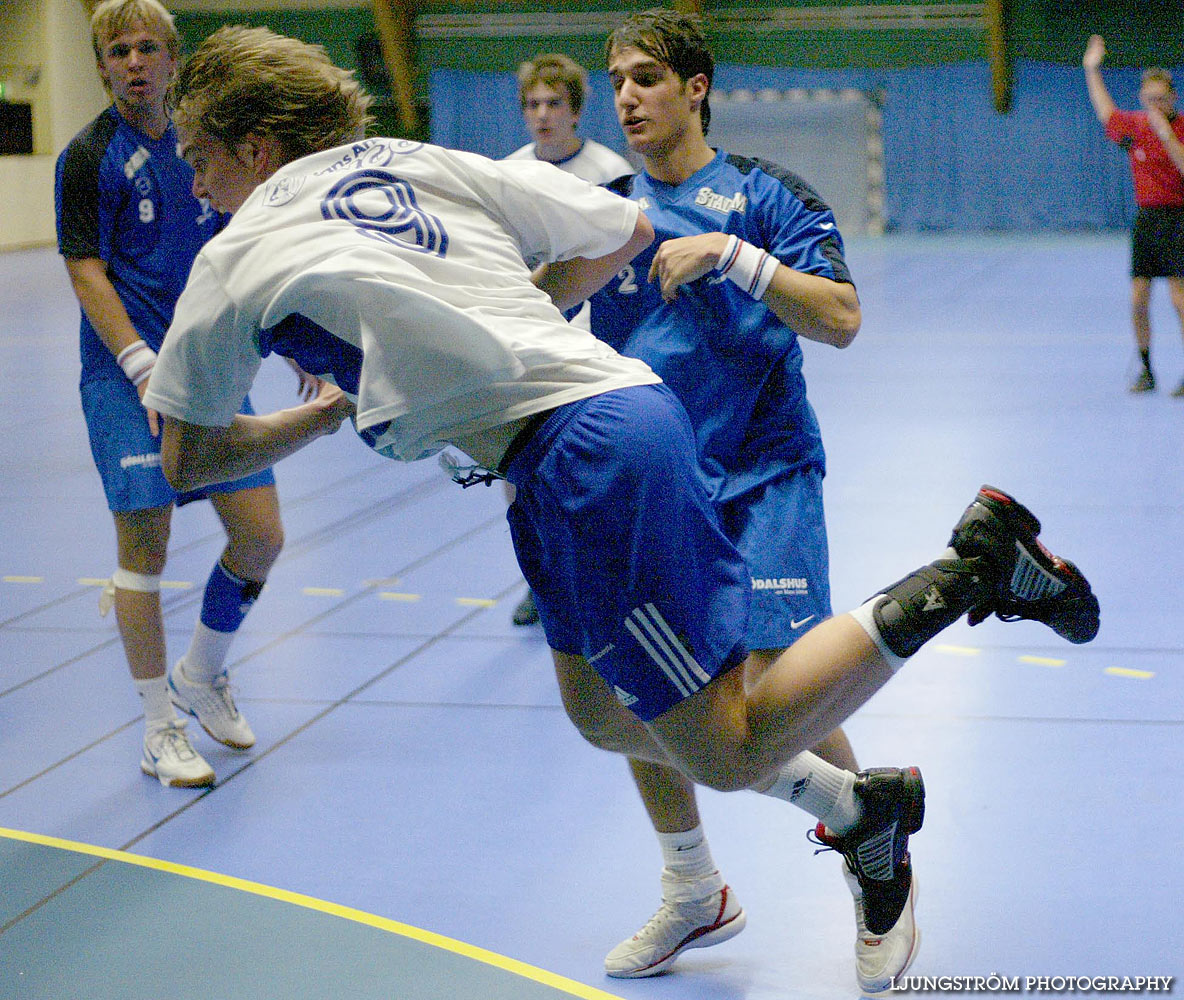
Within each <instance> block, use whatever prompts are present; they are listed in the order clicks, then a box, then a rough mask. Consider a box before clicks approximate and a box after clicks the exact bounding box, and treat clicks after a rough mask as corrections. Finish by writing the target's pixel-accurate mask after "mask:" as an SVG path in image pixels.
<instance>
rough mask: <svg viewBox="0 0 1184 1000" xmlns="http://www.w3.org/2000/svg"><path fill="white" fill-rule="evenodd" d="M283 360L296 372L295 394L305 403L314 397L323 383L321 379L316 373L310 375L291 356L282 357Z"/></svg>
mask: <svg viewBox="0 0 1184 1000" xmlns="http://www.w3.org/2000/svg"><path fill="white" fill-rule="evenodd" d="M284 360H285V361H286V362H288V367H289V368H291V369H292V371H294V372H295V373H296V378H297V379H298V380H299V381H298V383H297V386H296V395H297V396H299V397H300V398H301V399H302V400H303V401H304V402H306V403H307V402H308V401H309V400H311V399H315V398H316V395H317V393H318V392H320V389H321V386H322V385H323V382H322V381H321V379H319V378H317V376H316V375H310V374H309V373H308V372H306V371H305V370H304V369H303V368H301V367H300V366H299V365H298V364H297V363H296V362H295V361H293V360H292V359H291V358H284Z"/></svg>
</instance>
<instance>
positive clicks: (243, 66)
mask: <svg viewBox="0 0 1184 1000" xmlns="http://www.w3.org/2000/svg"><path fill="white" fill-rule="evenodd" d="M176 95H177V99H178V104H177V113H176V120H177V123H178V128H179V130H180V135H181V147H182V154H183V155H184V157H185V159H186V160H187V161H188V162H189V163H190V164H191V165H192V166H193V168H194V172H195V181H194V186H195V192H196V193H200V194H201V195H203V196H205V197H208V198H210V199H211V201H212V202H213V203H214V204H215V205H216V206H217V207H220V208H222V209H225V210H227V211H230V212H233V213H235V214H234V217H233V218H232V219H231V221H230V223H229V225H228V226H227V227H226V229H225V230H223V232H222V233H220V234H219V235H218V236H217V237H215V238H214V239H213V240H212V241H210V243H208V244H207V245H206V246H205V248H204V249H203V250H202V252H201V253H200V254H199V255H198V257H197V260H196V261H195V262H194V266H193V270H192V273H191V277H190V281H189V285H188V287H187V288H186V290H185V292H184V293H183V294H182V296H181V299H180V301H179V302H178V304H177V310H176V315H175V319H174V322H173V326H172V327H171V328H170V330H169V334H168V337H167V338H166V339H165V342H164V348H163V351H162V352H161V355H160V358H159V360H158V362H157V365H156V368H155V369H154V371H153V374H152V377H151V380H150V385H149V389H148V392H147V394H146V396H145V405H146V406H150V407H151V408H152V409H154V410H156V411H157V412H159V413H161V414H162V415H164V417H165V428H164V434H163V437H164V441H163V447H162V457H163V464H164V471H165V474H166V476H168V478H169V480H170V481H171V482H172V483H173V484H174V486H176V487H178V488H186V489H188V488H191V487H193V486H196V485H198V484H200V483H203V482H207V481H214V480H218V479H226V478H228V477H229V476H238V475H244V474H246V473H248V472H250V471H253V470H255V469H257V468H261V467H264V466H266V465H268V464H271V463H273V462H276V461H278V460H280V459H282V458H284V457H286V456H287V455H289V454H291V453H293V452H295V451H297V450H298V449H300V448H301V447H303V446H304V445H306V444H308V443H309V442H311V441H312V440H314V439H316V438H318V437H320V436H322V435H324V434H330V433H333V432H334V431H335V430H337V428H338V427H339V426H340V424H341V423H342V421H344V420H345V419H346V418H350V419H352V421H353V422H354V424H355V427H356V429H357V431H358V433H359V434H360V435H361V436H362V437H363V439H364V440H365V441H366V442H367V443H368V444H370V445H371V446H372V447H374V448H375V449H377V450H378V451H379V452H381V453H382V454H384V455H387V456H389V457H391V458H394V459H398V460H403V461H413V460H415V459H418V458H423V457H426V456H429V455H432V454H434V453H436V452H438V451H440V450H441V449H443V448H444V447H446V446H449V445H451V446H454V447H456V448H458V449H459V450H461V451H463V452H464V453H465V454H466V455H468V456H469V457H470V458H471V460H472V463H473V465H474V466H475V469H474V471H473V472H472V473H471V474H470V475H472V476H476V477H480V476H482V475H490V476H497V477H504V478H506V479H508V480H509V481H511V482H512V483H514V485H515V486H516V487H517V491H518V496H517V500H516V501H515V502H514V504H513V505H512V507H511V508H510V512H509V517H510V523H511V530H512V534H513V539H514V545H515V551H516V553H517V556H518V559H519V563H520V564H521V565H522V568H523V571H524V573H525V575H526V578H527V582H528V583H529V584H530V585H531V587H532V588H533V589H534V590H535V593H536V594H537V599H538V604H539V611H540V614H541V617H542V624H543V628H544V630H545V632H546V635H547V640H548V643H549V644H550V645H551V647H552V649H553V655H554V658H555V660H556V663H557V665H559V666H561V668H562V669H561V670H560V671H559V675H560V676H561V677H562V678H564V683H563V684H562V685H561V692H562V695H563V699H564V705H565V708H566V709H567V712H568V715H569V716H570V717H571V719H572V721H573V722H574V723H575V725H576V726H577V727H578V729H579V730H580V732H581V733H582V734H583V735H584V736H585V737H586V738H587V739H589V740H590V741H592V742H593V743H594V744H596V745H598V746H601V747H604V748H605V749H610V750H614V751H617V752H621V753H627V754H629V755H632V756H634V757H641V758H644V759H649V760H653V761H656V762H659V763H665V764H669V765H671V766H674V767H677V768H678V769H679V770H680V771H682V772H683V773H684V774H686V775H687V776H688V777H690V778H692V779H693V780H695V781H697V782H699V783H701V784H706V785H709V786H711V787H714V788H718V789H721V790H740V789H752V790H755V791H758V792H761V793H764V794H768V795H771V796H774V797H777V798H781V799H784V800H786V801H793V802H794V804H796V805H798V806H800V807H801V808H803V809H805V810H806V811H807V812H809V813H810V814H811V815H812V816H814V817H815V818H816V819H817V820H818V821H819V824H820V825H819V827H818V831H817V832H818V834H819V835H820V836H821V837H822V838H823V839H824V842H825V843H826V844H827V845H828V846H833V847H834V848H835V849H837V850H839V851H841V852H842V853H843V854H844V856H846V857H847V859H848V863H849V864H851V866H852V870H853V871H854V872H855V874H856V875H857V877H858V878H859V879H860V882H861V885H862V887H863V894H864V906H865V911H866V919H867V923H868V925H869V928H870V929H871V930H872V931H873V932H874V933H875V932H882V931H879V930H878V929H881V928H882V929H883V930H886V929H887V928H889V927H891V926H892V925H893V924H894V923H895V922H896V919H897V917H898V916H899V915H900V912H901V910H902V908H903V906H904V905H905V902H906V899H907V896H908V890H909V879H908V840H909V836H910V834H912V833H915V832H916V831H917V830H918V829H919V828H920V826H921V822H922V819H923V814H924V786H923V784H922V781H921V776H920V773H919V772H918V771H917V769H916V768H908V769H903V770H898V769H895V768H885V769H877V770H873V771H867V772H861V774H860V775H859V776H858V778H857V780H856V781H855V783H854V784H852V783H850V782H844V781H843V780H842V775H843V772H840V771H839V770H838V769H837V768H834V769H833V770H834V771H835V772H837V780H836V781H835V782H834V783H833V784H831V783H830V782H828V781H827V780H826V774H827V772H826V767H828V766H829V765H824V766H822V767H820V766H819V763H820V762H811V764H810V768H809V773H812V774H813V775H814V780H812V781H811V782H810V783H809V786H808V787H806V788H802V787H800V785H799V786H798V787H795V785H797V783H798V777H799V775H800V774H802V773H803V771H802V766H801V758H800V755H802V753H803V751H804V750H805V749H806V748H807V747H810V746H813V745H815V744H816V743H817V742H818V741H819V740H820V739H821V738H822V737H823V736H825V735H826V734H828V733H830V732H831V731H832V730H833V729H834V728H835V727H836V726H837V725H838V724H839V723H840V722H842V721H843V720H844V719H845V718H847V716H849V715H850V714H851V713H852V712H853V711H854V710H855V709H856V708H858V707H859V706H860V705H862V704H863V703H864V702H866V701H867V700H868V699H869V698H870V697H871V696H872V695H873V694H874V693H875V692H876V691H877V690H878V689H879V688H880V687H881V686H882V685H883V684H885V683H886V682H887V681H888V680H889V679H890V678H891V677H892V675H893V673H894V672H895V670H897V669H899V668H900V667H901V666H903V664H904V663H905V662H906V659H907V657H908V656H910V655H911V654H912V653H913V652H915V651H916V650H917V649H918V648H919V647H920V646H921V645H922V644H923V643H924V642H925V641H927V640H928V639H929V638H931V637H932V636H934V635H936V634H937V633H938V632H940V631H941V630H942V629H943V628H945V627H946V626H947V625H949V624H950V623H952V622H953V621H956V620H957V619H958V618H960V617H961V616H962V615H963V614H966V613H968V612H969V613H970V616H971V619H972V620H974V621H981V620H983V619H985V618H987V617H988V616H990V615H991V614H993V613H998V614H999V615H1000V616H1001V617H1002V616H1006V617H1008V618H1012V617H1028V618H1034V619H1036V620H1039V621H1042V622H1044V623H1045V624H1046V625H1048V626H1049V627H1050V628H1052V629H1053V630H1054V631H1056V632H1057V633H1058V634H1059V635H1061V636H1063V637H1064V638H1066V639H1068V640H1069V641H1072V642H1086V641H1088V640H1089V639H1091V638H1093V636H1094V635H1095V634H1096V632H1097V628H1098V605H1097V601H1096V599H1095V598H1094V596H1093V594H1092V592H1091V591H1090V588H1089V584H1088V582H1087V581H1086V580H1085V578H1084V576H1082V575H1081V573H1080V572H1079V571H1078V570H1077V569H1076V568H1075V567H1074V566H1073V565H1072V564H1071V563H1068V562H1066V561H1064V560H1062V559H1059V558H1057V557H1055V556H1053V555H1052V554H1050V553H1049V552H1048V551H1047V550H1046V549H1044V548H1043V547H1042V546H1041V545H1040V543H1039V542H1038V541H1037V539H1036V534H1037V532H1038V531H1039V524H1038V522H1037V521H1036V519H1035V518H1034V517H1033V516H1032V515H1031V514H1030V513H1029V512H1028V511H1027V510H1026V509H1025V508H1023V507H1022V506H1021V505H1020V504H1019V503H1017V502H1016V501H1015V500H1014V499H1012V498H1011V497H1009V496H1008V495H1007V494H1006V493H1003V492H1002V491H1000V490H997V489H995V488H992V487H984V488H983V489H981V490H980V491H979V493H978V494H977V495H976V497H975V498H974V499H973V501H972V502H971V504H970V506H969V507H968V508H967V510H966V511H965V513H964V514H963V515H962V517H961V519H960V520H959V522H958V523H957V525H956V526H955V529H954V531H953V534H952V536H951V538H950V543H949V547H948V548H947V549H946V550H945V551H944V552H942V553H941V554H940V556H939V558H937V559H936V560H935V561H934V562H932V563H930V564H928V565H926V566H923V567H921V568H920V569H918V570H916V571H915V572H913V573H910V574H908V575H907V576H905V577H904V578H903V579H901V580H899V581H897V582H896V583H894V584H892V585H891V586H889V587H887V588H885V589H884V590H882V591H881V592H879V593H878V594H877V595H876V596H875V597H873V598H872V599H870V600H869V601H868V602H866V603H865V604H864V605H862V606H861V607H860V608H858V609H856V610H855V611H854V612H852V613H850V614H845V615H838V616H836V617H834V618H832V619H830V620H829V621H826V622H824V623H822V624H821V625H819V626H818V627H817V628H815V629H813V630H812V631H811V632H810V633H809V634H808V635H806V636H805V637H803V638H802V639H801V640H800V641H799V642H797V643H795V644H794V645H793V646H792V647H790V649H789V650H787V651H786V652H785V653H784V654H783V655H782V656H781V657H780V658H778V659H777V660H776V661H774V662H773V663H772V664H771V665H770V666H769V668H768V669H767V670H766V671H765V673H764V674H763V676H762V677H761V678H760V680H759V681H758V682H757V683H756V684H755V685H754V686H753V687H752V688H751V689H750V690H746V689H745V685H744V670H743V669H742V667H743V664H744V663H745V661H746V659H747V656H748V650H747V648H746V647H745V642H744V635H745V625H746V616H747V607H748V601H749V599H750V597H751V581H750V579H749V576H748V572H747V568H746V566H745V564H744V561H743V560H742V559H741V557H740V556H739V554H738V553H737V551H736V549H735V548H734V547H733V546H732V544H731V543H730V542H729V541H728V540H727V538H726V536H725V535H724V533H723V531H722V530H721V529H720V526H719V523H718V521H717V520H716V515H715V513H714V510H713V507H712V504H711V502H710V498H709V496H708V493H707V489H706V487H705V486H704V484H703V483H702V481H701V479H700V477H699V475H698V474H697V471H696V469H697V464H696V463H697V457H696V451H695V442H694V439H693V436H692V433H691V429H690V425H689V421H688V419H687V416H686V413H685V411H684V410H683V409H682V407H681V404H679V403H678V401H677V400H676V399H675V398H674V396H673V395H672V394H671V393H670V392H669V391H668V390H667V389H666V388H665V387H664V386H662V385H661V384H659V383H658V380H657V377H656V376H655V375H654V374H653V372H652V371H650V369H649V368H648V367H647V366H646V365H645V364H644V363H643V362H640V361H636V360H633V359H629V358H625V357H622V356H620V355H618V354H616V353H615V352H614V351H613V350H612V349H611V348H609V347H608V346H607V345H604V344H601V343H600V342H599V341H597V340H595V339H594V338H593V337H592V336H591V335H590V334H588V333H586V332H583V331H580V330H576V329H573V328H572V327H571V326H569V325H568V324H567V323H565V322H564V321H563V318H562V315H561V313H560V312H559V309H560V308H567V307H569V306H571V305H573V304H575V303H577V302H579V301H581V300H582V299H583V298H585V297H587V295H588V294H590V293H591V292H592V291H594V290H596V289H597V288H599V287H601V286H603V285H604V284H605V283H606V282H607V281H608V280H609V278H610V277H612V275H614V274H615V273H616V272H617V271H618V270H619V269H620V267H621V266H622V264H623V263H624V262H626V261H628V260H629V259H630V258H632V257H633V256H634V255H635V254H636V253H637V252H639V251H640V250H641V249H642V248H643V247H645V246H646V245H647V244H648V242H649V241H650V239H651V238H652V229H651V227H650V225H649V223H648V222H647V221H646V220H645V217H644V216H643V215H642V214H641V213H640V211H639V210H638V208H637V206H636V205H634V204H632V203H630V202H628V201H627V200H625V199H623V198H619V197H617V196H615V195H613V194H611V193H609V192H606V191H603V190H600V189H597V188H593V187H591V186H590V185H587V184H586V183H584V182H582V181H580V180H578V179H577V178H566V177H565V176H564V175H558V176H557V175H556V172H555V171H554V170H552V169H551V168H550V167H547V166H545V165H534V164H529V163H523V164H517V163H505V162H495V161H491V160H486V159H484V158H482V157H479V156H475V155H472V154H464V153H456V152H451V151H448V150H444V149H440V148H438V147H432V146H427V145H422V144H416V143H409V142H405V141H402V140H394V139H370V140H362V139H361V138H360V135H361V133H362V130H363V128H364V125H365V122H366V106H367V103H368V102H367V98H366V97H365V96H364V95H363V94H362V93H361V92H360V90H359V88H358V86H357V84H356V83H355V82H354V81H353V79H352V77H351V75H350V74H348V73H345V72H344V71H341V70H338V69H336V68H335V67H333V66H332V65H331V64H330V63H329V61H328V60H327V58H326V57H325V56H324V53H323V51H322V50H321V49H319V47H315V46H309V45H306V44H304V43H302V42H298V41H295V40H293V39H286V38H283V37H281V36H278V35H275V34H273V33H271V32H270V31H268V30H267V29H262V28H255V29H247V28H223V29H220V30H219V31H217V32H215V33H214V34H213V35H211V36H210V37H209V38H208V39H207V40H206V41H205V42H204V43H203V44H202V45H201V46H200V47H199V48H198V50H197V51H196V52H195V53H194V55H193V56H192V57H191V59H190V60H189V62H188V63H187V64H186V65H185V67H184V68H183V69H182V71H181V74H180V76H179V78H178V81H177V87H176ZM543 170H545V171H547V172H548V176H547V179H546V184H545V185H544V184H540V183H539V178H540V174H539V173H538V171H543ZM560 177H563V182H562V183H559V178H560ZM526 259H532V260H539V261H545V262H547V263H545V264H544V265H543V266H542V267H541V268H540V269H539V270H538V271H537V272H536V273H535V275H534V280H533V282H532V276H531V273H530V271H529V270H528V269H527V267H526V265H525V263H524V260H526ZM272 351H276V352H278V353H280V354H282V355H285V356H287V357H290V358H292V359H294V360H295V361H297V362H298V363H299V364H300V366H301V367H302V368H303V369H304V370H305V371H307V372H309V373H311V374H314V375H318V376H320V377H321V378H322V379H324V380H325V381H326V385H325V386H324V387H323V388H322V390H321V392H320V394H319V395H318V396H317V398H316V399H314V400H312V401H311V402H309V403H305V404H302V405H300V406H296V407H293V408H291V409H288V410H282V411H278V412H276V413H271V414H266V415H261V416H244V415H240V414H237V413H236V409H237V404H238V402H239V401H241V399H242V397H243V395H244V393H245V392H246V389H247V388H249V386H250V384H251V381H252V379H253V378H254V375H255V372H256V371H257V370H258V368H259V365H260V361H261V358H262V357H263V356H264V355H266V354H267V353H270V352H272ZM458 476H461V473H460V472H459V471H458ZM807 756H808V755H807Z"/></svg>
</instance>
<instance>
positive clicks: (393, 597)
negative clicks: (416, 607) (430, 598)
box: [378, 590, 423, 601]
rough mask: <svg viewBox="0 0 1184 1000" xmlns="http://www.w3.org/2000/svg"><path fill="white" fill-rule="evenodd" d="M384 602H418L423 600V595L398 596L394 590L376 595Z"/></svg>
mask: <svg viewBox="0 0 1184 1000" xmlns="http://www.w3.org/2000/svg"><path fill="white" fill-rule="evenodd" d="M378 596H379V597H380V598H381V599H382V600H384V601H418V600H422V599H423V594H400V593H398V592H397V591H394V590H384V591H381V592H380V593H379V595H378Z"/></svg>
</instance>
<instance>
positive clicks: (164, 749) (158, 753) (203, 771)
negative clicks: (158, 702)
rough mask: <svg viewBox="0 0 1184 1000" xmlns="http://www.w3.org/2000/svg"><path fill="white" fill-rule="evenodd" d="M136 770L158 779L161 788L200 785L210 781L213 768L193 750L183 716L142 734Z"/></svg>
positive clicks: (198, 786) (202, 785) (212, 781)
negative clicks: (142, 741)
mask: <svg viewBox="0 0 1184 1000" xmlns="http://www.w3.org/2000/svg"><path fill="white" fill-rule="evenodd" d="M140 770H141V771H143V772H144V773H145V774H148V775H151V776H152V777H154V778H157V779H159V780H160V783H161V784H162V785H164V786H165V788H203V787H205V786H206V785H212V784H213V783H214V769H213V768H212V767H210V765H209V764H207V763H206V762H205V760H204V759H203V758H202V756H201V754H199V753H198V752H197V751H196V750H194V749H193V744H192V743H190V742H189V734H188V733H187V732H185V720H184V719H174V720H173V721H172V723H170V724H169V725H167V726H160V727H157V728H154V729H149V730H148V731H147V732H146V733H145V734H144V757H143V759H142V760H141V761H140Z"/></svg>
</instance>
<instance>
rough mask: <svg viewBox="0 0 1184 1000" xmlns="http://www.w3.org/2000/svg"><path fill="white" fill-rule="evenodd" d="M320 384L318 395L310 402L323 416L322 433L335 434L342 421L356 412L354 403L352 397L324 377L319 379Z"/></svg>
mask: <svg viewBox="0 0 1184 1000" xmlns="http://www.w3.org/2000/svg"><path fill="white" fill-rule="evenodd" d="M317 381H318V382H319V383H320V386H319V387H318V389H317V394H316V396H314V397H313V399H312V400H311V401H310V402H309V403H308V405H309V406H310V407H312V408H313V409H314V410H316V411H318V412H319V413H320V416H321V423H322V430H321V433H322V434H335V433H336V432H337V429H338V428H339V427H340V426H341V424H342V422H343V421H344V420H346V419H347V418H348V417H352V416H353V414H354V404H353V403H352V402H351V401H350V398H349V397H348V396H347V395H346V394H345V393H344V392H342V391H341V389H340V388H339V387H338V386H335V385H334V384H333V383H332V382H326V381H325V380H324V379H318V380H317Z"/></svg>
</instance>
